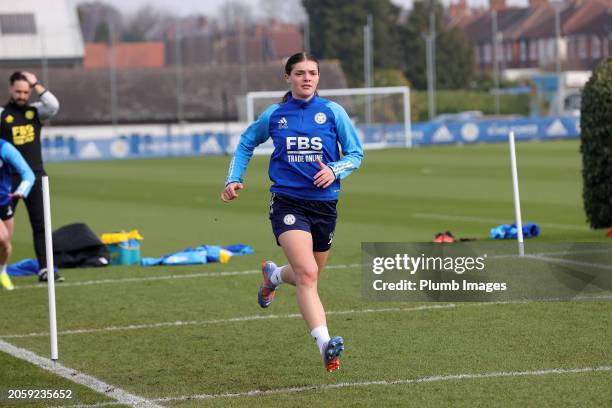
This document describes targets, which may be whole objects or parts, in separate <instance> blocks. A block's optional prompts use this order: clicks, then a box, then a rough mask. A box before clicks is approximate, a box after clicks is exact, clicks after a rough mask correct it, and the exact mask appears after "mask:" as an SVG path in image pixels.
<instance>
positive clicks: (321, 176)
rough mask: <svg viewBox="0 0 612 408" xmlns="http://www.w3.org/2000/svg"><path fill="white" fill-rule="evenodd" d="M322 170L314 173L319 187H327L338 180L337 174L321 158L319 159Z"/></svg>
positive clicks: (315, 182) (316, 184) (315, 181)
mask: <svg viewBox="0 0 612 408" xmlns="http://www.w3.org/2000/svg"><path fill="white" fill-rule="evenodd" d="M317 163H318V164H319V166H321V170H320V171H319V172H318V173H317V174H315V175H314V184H315V186H317V187H322V188H327V187H329V186H331V184H332V183H333V182H334V181H335V180H336V175H335V174H334V172H333V171H332V169H330V168H329V167H327V166H326V165H325V164H324V163H323V162H322V161H321V160H317Z"/></svg>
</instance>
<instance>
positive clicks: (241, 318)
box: [0, 295, 612, 339]
mask: <svg viewBox="0 0 612 408" xmlns="http://www.w3.org/2000/svg"><path fill="white" fill-rule="evenodd" d="M568 300H570V299H567V298H542V299H533V300H507V301H497V302H478V303H463V304H462V306H464V307H474V306H479V307H481V306H491V305H519V304H528V303H535V302H555V301H560V302H562V301H568ZM571 300H574V301H590V300H592V301H597V300H612V295H600V296H576V297H574V298H571ZM457 307H459V306H458V305H457V304H455V303H447V304H441V305H438V304H434V305H422V306H416V307H406V308H402V307H387V308H380V309H361V310H359V309H350V310H335V311H334V310H332V311H328V312H326V315H328V316H333V315H359V314H369V313H394V312H396V313H400V312H418V311H422V310H439V309H455V308H457ZM301 317H302V315H301V314H299V313H290V314H285V315H274V314H270V315H252V316H239V317H231V318H227V319H214V320H199V321H198V320H193V321H180V320H178V321H175V322H160V323H150V324H132V325H127V326H107V327H100V328H95V329H74V330H64V331H61V332H59V333H58V335H71V334H88V333H103V332H113V331H124V330H145V329H157V328H161V327H181V326H205V325H212V324H226V323H240V322H252V321H259V320H277V319H298V318H301ZM48 335H49V333H48V332H37V333H24V334H7V335H0V339H22V338H31V337H45V336H48Z"/></svg>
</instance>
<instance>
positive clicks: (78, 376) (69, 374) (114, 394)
mask: <svg viewBox="0 0 612 408" xmlns="http://www.w3.org/2000/svg"><path fill="white" fill-rule="evenodd" d="M0 351H3V352H5V353H7V354H10V355H11V356H13V357H16V358H18V359H20V360H24V361H27V362H29V363H31V364H34V365H35V366H37V367H40V368H42V369H43V370H47V371H49V372H51V373H53V374H55V375H58V376H60V377H63V378H66V379H68V380H70V381H72V382H75V383H77V384H81V385H84V386H85V387H87V388H89V389H91V390H94V391H96V392H98V393H100V394H102V395H105V396H107V397H109V398H114V399H115V400H116V401H117V402H118V403H120V404H126V405H130V406H132V407H138V408H161V406H160V405H158V404H156V403H155V402H153V401H150V400H147V399H145V398H143V397H139V396H137V395H134V394H130V393H129V392H127V391H125V390H122V389H121V388H118V387H115V386H113V385H110V384H107V383H105V382H103V381H100V380H98V379H97V378H95V377H92V376H90V375H87V374H84V373H81V372H79V371H77V370H74V369H72V368H68V367H65V366H63V365H61V364H60V363H58V362H56V361H52V360H49V359H48V358H45V357H41V356H39V355H38V354H36V353H33V352H31V351H30V350H26V349H22V348H19V347H16V346H13V345H12V344H10V343H7V342H5V341H2V340H0Z"/></svg>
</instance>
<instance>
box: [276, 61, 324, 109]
mask: <svg viewBox="0 0 612 408" xmlns="http://www.w3.org/2000/svg"><path fill="white" fill-rule="evenodd" d="M302 61H313V62H315V63H316V64H317V71H319V60H317V59H316V58H315V56H314V55H312V54H309V53H307V52H298V53H297V54H293V55H292V56H290V57H289V58H288V59H287V62H286V63H285V74H287V75H291V71H292V70H293V66H294V65H295V64H297V63H298V62H302ZM290 95H291V91H288V92H287V93H286V94H285V95H284V96H283V99H282V100H281V102H282V103H285V102H287V100H289V96H290Z"/></svg>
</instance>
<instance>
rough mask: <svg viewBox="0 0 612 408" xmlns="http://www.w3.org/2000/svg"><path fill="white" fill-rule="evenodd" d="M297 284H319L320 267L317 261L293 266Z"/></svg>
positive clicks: (311, 285) (305, 285) (306, 285)
mask: <svg viewBox="0 0 612 408" xmlns="http://www.w3.org/2000/svg"><path fill="white" fill-rule="evenodd" d="M292 268H293V272H294V273H295V284H296V286H303V287H307V288H313V287H315V286H316V285H317V280H318V278H319V268H318V266H317V264H316V263H312V264H307V265H296V266H292Z"/></svg>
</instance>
